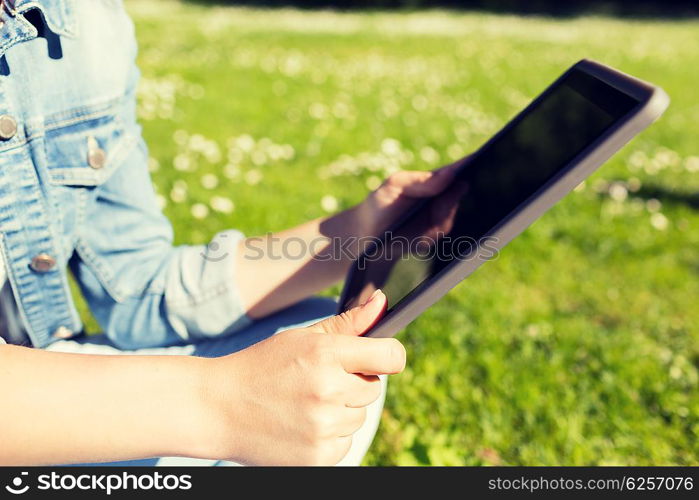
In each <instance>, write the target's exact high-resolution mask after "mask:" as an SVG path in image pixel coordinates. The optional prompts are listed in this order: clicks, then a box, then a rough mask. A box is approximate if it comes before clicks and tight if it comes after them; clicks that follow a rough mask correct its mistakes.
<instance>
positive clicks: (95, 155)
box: [87, 136, 107, 170]
mask: <svg viewBox="0 0 699 500" xmlns="http://www.w3.org/2000/svg"><path fill="white" fill-rule="evenodd" d="M105 163H107V153H105V151H104V149H102V148H101V147H100V145H99V143H98V142H97V139H95V137H94V136H89V137H88V138H87V164H88V165H90V166H91V167H92V168H94V169H95V170H97V169H100V168H102V167H104V164H105Z"/></svg>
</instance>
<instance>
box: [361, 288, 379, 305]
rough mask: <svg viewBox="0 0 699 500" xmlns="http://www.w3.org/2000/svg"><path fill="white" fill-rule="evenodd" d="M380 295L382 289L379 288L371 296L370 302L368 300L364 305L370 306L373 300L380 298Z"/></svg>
mask: <svg viewBox="0 0 699 500" xmlns="http://www.w3.org/2000/svg"><path fill="white" fill-rule="evenodd" d="M379 293H381V289H380V288H377V289H376V290H374V293H372V294H371V297H369V300H367V301H366V302H365V303H364V305H367V304H369V303H370V302H371V301H372V300H374V299H375V298H376V297H378V296H379Z"/></svg>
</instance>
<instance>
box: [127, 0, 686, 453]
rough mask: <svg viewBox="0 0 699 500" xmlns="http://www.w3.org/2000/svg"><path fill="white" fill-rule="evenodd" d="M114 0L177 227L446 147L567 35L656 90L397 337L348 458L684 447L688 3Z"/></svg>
mask: <svg viewBox="0 0 699 500" xmlns="http://www.w3.org/2000/svg"><path fill="white" fill-rule="evenodd" d="M127 6H128V8H129V10H130V12H131V14H132V15H133V17H134V20H135V23H136V28H137V36H138V38H139V41H140V44H141V52H140V55H139V63H140V65H141V68H142V71H143V76H144V80H143V85H142V91H141V93H140V103H141V119H142V123H143V125H144V133H145V136H146V139H147V141H148V143H149V145H150V151H151V156H152V157H153V158H154V160H153V165H154V166H153V170H154V172H153V179H154V183H155V185H156V186H157V189H158V192H159V193H161V194H162V199H163V202H164V203H165V204H166V205H165V208H164V210H165V212H166V214H167V215H168V216H169V217H170V218H171V220H172V221H173V223H174V226H175V230H176V238H177V241H178V242H179V243H185V242H186V243H204V242H207V241H208V238H210V237H211V236H212V235H213V234H214V233H215V232H217V231H219V230H221V229H223V228H228V227H235V228H239V229H241V230H242V231H244V232H245V233H247V234H256V233H263V232H267V231H270V230H278V229H282V228H286V227H289V226H291V225H294V224H297V223H300V222H302V221H305V220H307V219H309V218H311V217H317V216H320V215H323V214H324V213H325V211H324V208H323V207H325V208H326V209H331V208H332V207H333V205H334V204H335V202H337V206H338V208H345V207H349V206H351V205H352V204H354V203H356V202H358V201H360V200H361V199H362V198H363V197H364V196H365V194H366V192H367V186H372V185H374V184H375V183H376V182H377V177H382V176H383V175H384V174H385V173H387V172H390V171H391V170H392V169H394V168H396V167H397V166H400V167H403V168H415V169H427V168H432V167H434V166H436V165H438V164H441V163H445V162H447V161H449V160H450V159H452V158H456V157H459V156H460V155H462V154H463V153H464V152H468V151H469V150H472V149H474V148H476V147H478V146H479V145H480V144H481V143H482V142H483V141H484V140H485V139H487V138H488V137H489V136H490V135H491V134H492V133H493V132H494V131H496V130H497V129H498V128H499V127H500V126H501V125H502V124H503V123H504V122H505V121H506V120H507V119H508V118H509V117H511V116H512V115H513V114H514V113H515V112H516V111H518V110H519V109H521V107H522V106H523V105H524V104H526V102H527V101H528V100H529V99H530V98H532V97H533V96H535V95H536V94H537V93H538V92H539V91H541V90H542V89H543V88H544V87H545V86H546V85H547V84H548V83H549V82H550V81H551V80H552V79H553V78H554V77H556V76H557V75H558V74H559V73H561V72H562V71H563V70H564V69H565V68H566V67H568V66H569V65H570V64H572V63H573V62H575V61H576V60H578V59H580V58H583V57H591V58H595V59H598V60H600V61H602V62H605V63H608V64H611V65H613V66H616V67H618V68H620V69H622V70H624V71H627V72H629V73H631V74H634V75H637V76H639V77H641V78H644V79H647V80H650V81H653V82H655V83H657V84H659V85H661V86H662V87H663V88H665V90H666V91H667V92H668V93H669V94H670V95H671V97H672V99H673V103H672V105H671V108H670V109H669V110H668V112H667V113H666V115H665V116H664V117H663V118H662V120H661V121H660V122H659V123H657V124H656V125H654V126H653V127H651V128H650V129H649V130H648V131H646V132H645V133H643V134H642V135H641V136H640V137H639V138H637V139H636V140H634V142H633V143H632V144H630V145H629V146H628V147H626V148H625V149H624V150H623V151H622V152H620V153H619V154H618V155H616V156H615V157H614V158H613V159H612V160H611V161H610V162H609V163H608V164H607V165H605V166H604V167H603V168H602V169H601V170H600V171H599V172H598V173H596V174H595V175H594V176H593V177H592V178H590V179H589V180H588V181H587V182H586V184H585V185H584V187H583V188H581V189H579V190H577V191H576V192H574V193H571V194H570V195H569V196H568V197H567V198H565V199H564V200H563V201H562V202H561V203H559V204H558V205H557V206H556V207H555V208H554V209H552V210H551V211H550V212H549V213H547V214H546V215H545V216H544V217H542V218H541V219H540V220H539V221H538V222H536V223H535V224H534V225H533V226H532V227H531V228H530V229H528V230H527V231H526V232H525V233H524V234H522V235H521V236H520V237H519V238H517V239H516V240H515V241H514V242H513V243H512V244H510V245H509V246H508V247H507V248H506V249H505V250H504V251H503V252H502V253H501V255H500V257H499V258H498V259H497V260H495V261H493V262H490V263H488V264H486V265H485V266H483V267H482V268H481V269H480V270H479V271H478V272H477V273H475V274H474V275H473V276H472V277H470V278H469V279H468V280H467V281H466V282H464V283H462V284H461V285H460V286H459V287H458V288H456V289H455V290H453V291H452V292H451V293H449V295H448V296H446V297H445V298H444V299H442V300H441V301H440V302H439V303H438V304H437V305H435V306H434V307H432V308H431V309H430V310H429V311H427V312H426V313H425V314H423V315H422V316H421V317H420V318H419V319H418V320H417V321H415V322H414V323H413V324H412V325H410V327H409V328H408V329H407V331H405V332H404V333H402V334H401V335H400V339H401V340H402V341H403V342H404V343H405V345H406V347H407V350H408V356H409V366H408V368H407V370H406V372H405V373H404V374H402V375H400V376H396V377H393V378H392V379H391V384H390V389H389V395H388V399H387V403H386V409H385V415H384V418H383V422H382V425H381V428H380V430H379V433H378V436H377V440H376V442H375V444H374V446H373V448H372V450H371V451H370V453H369V455H368V457H367V460H366V462H367V463H368V464H448V465H451V464H508V465H516V464H528V465H584V464H623V465H644V464H697V463H699V444H698V442H699V441H698V439H697V434H698V433H699V418H698V417H699V398H698V396H697V386H698V384H699V375H698V366H699V342H698V341H699V307H697V299H699V279H698V278H699V250H698V249H699V197H698V196H699V195H698V194H697V193H699V176H698V172H699V157H698V156H697V155H699V152H698V151H697V146H696V144H697V138H696V136H697V132H699V127H698V126H697V123H698V122H699V104H698V103H697V100H696V96H697V90H696V77H697V76H699V75H698V74H697V73H698V71H697V68H699V21H698V20H676V21H662V22H653V21H633V20H616V19H611V18H596V17H590V18H578V19H566V20H553V19H546V18H535V17H533V18H519V17H512V16H497V15H485V14H478V13H450V12H441V11H429V12H415V13H399V14H389V13H385V14H384V13H367V14H362V13H355V14H335V13H331V12H302V11H294V10H251V9H240V8H225V7H217V8H207V7H203V6H196V5H192V4H185V3H180V2H177V1H174V0H172V1H167V0H160V1H156V0H137V1H136V0H132V1H129V2H127ZM197 134H198V135H197ZM246 135H249V136H250V137H252V138H253V139H254V141H255V142H254V148H253V150H252V151H250V152H245V147H247V146H249V145H252V144H253V143H252V142H251V141H250V139H249V138H248V137H246ZM241 136H242V138H241ZM236 138H238V139H237V142H236ZM386 139H389V140H388V141H387V140H386ZM390 139H394V140H390ZM396 141H398V142H396ZM284 145H289V146H290V147H289V146H286V147H285V146H284ZM292 148H293V149H292ZM292 153H293V155H292ZM343 155H347V156H346V157H344V158H343ZM229 157H230V159H231V160H232V162H230V161H229V160H228V158H229ZM255 162H256V163H255ZM175 164H176V165H178V166H179V168H180V169H179V170H178V169H176V168H175V167H174V166H173V165H175ZM156 165H157V167H156ZM226 165H228V166H226ZM207 174H212V175H213V176H215V177H212V175H208V176H207ZM204 176H206V177H204ZM203 177H204V179H203V181H202V178H203ZM217 180H218V185H217V186H215V187H213V185H214V184H215V183H216V182H215V181H217ZM202 182H203V183H204V184H208V185H209V189H207V188H205V187H204V186H203V185H202ZM173 189H174V191H173ZM213 196H219V197H224V198H229V199H231V200H232V201H233V202H234V204H235V209H234V210H233V211H232V212H231V213H223V212H218V211H215V210H208V212H209V213H208V214H207V208H206V207H207V206H208V205H209V204H210V200H211V199H212V197H213ZM321 202H322V203H321ZM217 203H218V205H217ZM225 204H226V202H225V201H224V202H222V201H221V200H218V202H213V205H217V206H219V205H220V208H223V209H224V212H225V211H226V209H227V208H228V207H226V206H225ZM192 207H194V208H192ZM209 208H210V207H209ZM330 293H337V289H335V290H332V291H330Z"/></svg>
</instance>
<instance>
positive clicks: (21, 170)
mask: <svg viewBox="0 0 699 500" xmlns="http://www.w3.org/2000/svg"><path fill="white" fill-rule="evenodd" d="M6 3H7V2H6ZM9 3H10V5H11V7H10V8H9V9H8V10H9V12H4V13H3V17H2V21H3V23H2V26H1V27H0V253H1V254H2V258H3V259H4V262H5V264H6V267H7V275H8V279H9V281H10V284H11V285H12V289H13V292H14V297H15V300H16V302H17V306H18V309H19V312H20V315H21V318H22V321H23V323H24V325H25V327H26V329H27V334H28V336H29V337H30V339H31V341H32V344H33V345H34V346H35V347H44V346H46V345H48V344H49V343H51V342H52V341H53V340H55V339H57V338H66V337H69V336H70V335H72V334H77V333H78V332H80V331H81V330H82V325H81V322H80V318H79V316H78V314H77V312H76V308H75V305H74V303H73V299H72V297H71V293H70V290H69V285H68V281H67V270H68V268H70V269H71V271H72V273H73V274H74V276H75V278H76V280H77V282H78V284H79V286H80V288H81V290H82V293H83V295H84V296H85V299H86V300H87V302H88V304H89V306H90V308H91V310H92V312H93V314H94V316H95V318H96V319H97V321H98V322H99V323H100V326H101V327H102V328H103V330H104V332H105V333H106V334H107V335H108V336H109V337H110V339H111V340H112V341H113V342H114V343H115V344H116V345H118V346H120V347H122V348H140V347H149V346H163V345H172V344H177V343H181V342H183V341H193V340H196V339H197V338H202V337H209V336H215V335H219V334H221V333H224V332H231V331H234V330H236V329H239V328H241V327H243V326H245V325H246V324H247V323H248V322H249V319H248V317H247V316H246V315H245V312H244V311H243V309H242V307H241V303H240V300H239V297H238V292H237V289H236V287H235V266H234V260H235V252H236V247H237V244H238V242H239V240H240V238H241V237H242V235H241V234H240V233H238V232H236V231H227V232H223V233H220V234H219V235H217V236H216V237H215V241H216V244H215V245H213V244H210V245H208V246H180V247H173V244H172V240H173V234H172V228H171V226H170V224H169V222H168V221H167V219H166V218H165V217H164V216H163V215H162V213H161V212H160V209H159V207H158V204H157V203H156V197H155V194H154V191H153V188H152V184H151V180H150V177H149V173H148V169H147V159H148V153H147V149H146V146H145V144H144V142H143V139H142V137H141V129H140V127H139V125H138V124H137V122H136V112H135V86H136V84H137V81H138V76H139V72H138V69H137V67H136V64H135V56H136V41H135V37H134V27H133V24H132V22H131V20H130V19H129V18H128V16H127V14H126V12H125V11H124V8H123V5H122V2H121V0H15V2H9ZM13 3H14V5H12V4H13ZM214 250H215V252H216V255H215V258H213V257H212V255H211V252H212V251H214ZM209 257H212V258H209Z"/></svg>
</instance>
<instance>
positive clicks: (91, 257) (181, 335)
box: [71, 142, 250, 349]
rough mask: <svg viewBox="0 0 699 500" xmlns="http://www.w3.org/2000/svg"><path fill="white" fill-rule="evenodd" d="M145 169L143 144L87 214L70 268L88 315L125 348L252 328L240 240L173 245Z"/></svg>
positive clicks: (224, 236) (233, 234)
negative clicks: (242, 291)
mask: <svg viewBox="0 0 699 500" xmlns="http://www.w3.org/2000/svg"><path fill="white" fill-rule="evenodd" d="M146 163H147V152H146V149H145V145H144V144H143V143H142V142H141V144H140V145H139V147H136V148H134V150H133V151H132V152H131V154H130V155H129V157H128V158H126V161H125V162H124V164H123V165H121V166H120V167H119V168H118V169H117V171H116V172H115V173H114V174H113V175H112V176H111V177H110V178H109V179H108V180H107V181H106V182H105V183H104V184H103V185H100V186H99V188H98V189H97V191H96V193H95V198H94V199H93V200H91V201H90V203H89V204H88V206H87V208H86V210H85V218H86V221H85V223H84V224H80V227H81V231H80V233H79V235H78V238H77V244H76V252H75V254H74V257H73V259H72V260H71V268H72V270H73V274H74V275H75V277H76V280H77V281H78V283H79V285H80V287H81V290H82V292H83V295H84V296H85V299H86V301H87V303H88V305H89V307H90V310H91V312H92V313H93V315H94V317H95V319H97V321H98V323H99V324H100V327H101V328H102V330H103V331H104V333H106V334H107V336H108V337H109V338H110V339H111V340H112V341H113V342H114V343H115V344H116V345H118V346H119V347H121V348H124V349H134V348H141V347H150V346H165V345H174V344H178V343H182V342H191V341H195V340H197V339H201V338H208V337H213V336H217V335H224V334H230V333H233V332H235V331H237V330H240V329H241V328H243V327H245V326H246V325H248V324H249V323H250V319H249V317H248V316H247V315H246V314H245V311H244V308H243V306H242V304H241V300H240V297H239V294H238V287H237V276H236V274H237V273H236V254H237V251H238V246H239V244H240V241H241V239H242V238H243V235H242V234H241V233H240V232H238V231H234V230H229V231H223V232H221V233H218V234H217V235H216V236H214V238H213V239H212V240H211V241H210V243H209V244H208V245H193V246H189V245H181V246H177V245H174V244H173V231H172V226H171V224H170V222H169V221H168V220H167V219H166V218H165V217H164V216H163V214H162V213H161V210H160V208H159V206H158V203H157V200H156V197H155V193H154V191H153V187H152V184H151V180H150V176H149V174H148V170H147V168H146ZM87 221H89V223H88V222H87Z"/></svg>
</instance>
